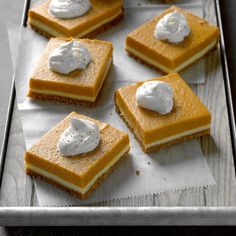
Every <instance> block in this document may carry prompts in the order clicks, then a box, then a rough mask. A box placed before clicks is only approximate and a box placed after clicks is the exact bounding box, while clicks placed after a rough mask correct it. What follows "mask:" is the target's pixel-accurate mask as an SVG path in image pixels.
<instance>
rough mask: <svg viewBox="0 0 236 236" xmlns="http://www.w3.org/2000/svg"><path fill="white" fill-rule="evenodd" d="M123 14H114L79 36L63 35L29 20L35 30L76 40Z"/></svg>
mask: <svg viewBox="0 0 236 236" xmlns="http://www.w3.org/2000/svg"><path fill="white" fill-rule="evenodd" d="M121 14H122V9H121V10H120V11H119V12H117V13H116V14H114V15H113V16H112V17H110V18H106V19H105V20H103V21H101V22H99V23H97V24H94V25H93V26H91V27H89V28H86V30H84V31H80V33H79V34H77V35H63V34H62V33H60V32H58V31H57V30H55V29H53V28H51V27H50V26H48V25H46V24H45V23H44V22H41V21H39V20H36V19H33V18H30V19H29V23H30V25H32V26H34V27H35V28H37V29H40V30H41V31H43V32H46V33H48V34H49V35H53V36H54V37H63V36H73V37H75V38H82V37H84V36H85V35H87V34H89V33H91V32H93V31H95V30H96V29H98V28H99V27H101V26H103V25H105V24H107V23H109V22H111V21H113V20H114V19H115V18H116V17H118V16H119V15H121Z"/></svg>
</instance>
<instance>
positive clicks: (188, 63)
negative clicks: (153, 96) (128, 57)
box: [126, 40, 218, 73]
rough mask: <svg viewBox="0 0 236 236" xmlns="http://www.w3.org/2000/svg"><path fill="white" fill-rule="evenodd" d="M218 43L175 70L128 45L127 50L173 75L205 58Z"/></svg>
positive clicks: (212, 44)
mask: <svg viewBox="0 0 236 236" xmlns="http://www.w3.org/2000/svg"><path fill="white" fill-rule="evenodd" d="M217 42H218V40H214V41H213V42H212V43H210V44H209V45H208V46H207V47H205V48H204V49H203V50H202V51H200V52H198V53H196V54H195V55H194V56H192V57H191V58H190V59H188V60H186V61H185V62H183V63H182V64H180V65H179V66H177V67H176V68H174V69H171V68H168V67H166V66H164V65H163V64H160V63H159V62H157V61H155V60H153V59H152V58H150V57H148V56H147V55H143V54H142V53H140V52H139V51H137V50H136V49H133V48H132V47H130V46H129V45H127V44H126V50H127V51H128V52H131V53H132V54H133V55H135V56H137V57H139V58H140V59H142V60H143V61H145V62H147V63H148V64H150V65H152V66H155V67H157V68H160V69H161V70H162V71H164V72H166V73H173V72H179V71H181V70H183V69H184V68H185V67H187V66H189V65H191V64H192V63H194V62H195V61H197V60H198V59H200V58H201V57H203V56H204V55H205V54H206V53H207V52H209V51H210V50H211V49H212V48H214V47H215V45H216V44H217Z"/></svg>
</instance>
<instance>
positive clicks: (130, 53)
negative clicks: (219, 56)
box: [125, 40, 219, 75]
mask: <svg viewBox="0 0 236 236" xmlns="http://www.w3.org/2000/svg"><path fill="white" fill-rule="evenodd" d="M218 41H219V40H217V43H216V45H215V46H214V47H213V48H212V49H211V50H209V51H208V52H206V53H205V54H204V55H203V56H202V57H200V58H199V59H197V60H196V61H194V62H192V63H191V64H189V65H188V66H186V67H184V68H183V69H182V70H180V71H184V70H186V69H187V68H189V67H190V66H192V65H193V64H194V63H195V62H197V61H198V60H200V59H202V58H203V57H205V56H206V55H208V54H210V53H213V52H214V51H216V49H217V47H218ZM125 50H126V52H127V53H128V55H129V56H130V57H132V58H134V59H135V60H136V61H138V62H140V63H141V64H143V65H146V66H148V67H150V68H152V69H154V70H156V71H157V72H158V73H161V74H163V75H166V74H169V73H167V72H165V71H163V70H161V69H160V68H158V67H156V66H154V65H152V64H149V63H148V62H146V61H144V60H143V59H141V58H139V57H138V56H136V55H134V54H133V53H132V52H130V51H128V50H127V49H125ZM180 71H175V72H177V73H178V72H180ZM171 73H172V72H171ZM173 73H174V72H173Z"/></svg>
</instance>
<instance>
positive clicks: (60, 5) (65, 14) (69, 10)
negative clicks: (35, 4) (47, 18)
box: [49, 0, 91, 19]
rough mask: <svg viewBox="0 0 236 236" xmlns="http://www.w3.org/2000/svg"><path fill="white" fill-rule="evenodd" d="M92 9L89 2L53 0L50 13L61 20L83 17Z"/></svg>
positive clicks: (85, 0) (81, 0) (87, 0)
mask: <svg viewBox="0 0 236 236" xmlns="http://www.w3.org/2000/svg"><path fill="white" fill-rule="evenodd" d="M90 8H91V4H90V2H89V0H52V1H51V2H50V4H49V12H50V13H51V14H52V15H53V16H55V17H56V18H59V19H70V18H75V17H78V16H82V15H84V14H85V13H86V12H88V11H89V9H90Z"/></svg>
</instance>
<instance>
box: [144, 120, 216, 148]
mask: <svg viewBox="0 0 236 236" xmlns="http://www.w3.org/2000/svg"><path fill="white" fill-rule="evenodd" d="M210 128H211V125H210V124H209V125H204V126H200V127H198V128H195V129H191V130H188V131H185V132H182V133H178V134H176V135H173V136H170V137H167V138H164V139H161V140H158V141H155V142H152V143H149V144H144V147H145V148H151V147H155V146H157V145H162V144H165V143H169V142H172V141H175V140H177V139H181V138H184V137H186V136H190V135H194V134H197V133H200V132H203V131H206V130H210Z"/></svg>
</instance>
